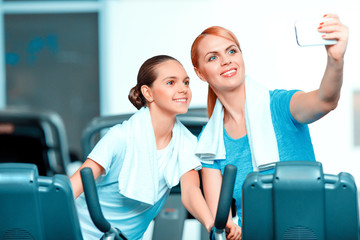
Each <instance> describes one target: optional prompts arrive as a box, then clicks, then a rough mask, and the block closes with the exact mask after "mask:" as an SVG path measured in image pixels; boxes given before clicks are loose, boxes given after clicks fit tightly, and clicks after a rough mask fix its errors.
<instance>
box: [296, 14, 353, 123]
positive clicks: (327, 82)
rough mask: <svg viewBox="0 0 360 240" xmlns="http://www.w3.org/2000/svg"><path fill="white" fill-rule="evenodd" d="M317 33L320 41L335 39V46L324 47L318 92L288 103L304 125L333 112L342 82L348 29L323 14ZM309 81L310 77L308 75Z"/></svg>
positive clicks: (334, 18)
mask: <svg viewBox="0 0 360 240" xmlns="http://www.w3.org/2000/svg"><path fill="white" fill-rule="evenodd" d="M325 18H332V20H328V21H324V22H323V23H322V24H321V25H320V27H319V32H321V33H323V34H324V35H325V37H323V38H324V39H336V40H337V41H338V42H337V43H336V44H335V45H328V46H326V51H327V55H328V58H327V66H326V69H325V73H324V76H323V79H322V81H321V84H320V87H319V89H317V90H315V91H312V92H308V93H304V92H297V93H295V94H294V95H293V97H292V99H291V101H290V111H291V114H292V116H293V117H294V119H296V120H297V121H298V122H300V123H304V124H308V123H311V122H314V121H316V120H318V119H320V118H321V117H323V116H325V115H326V114H327V113H329V112H330V111H331V110H334V109H335V108H336V106H337V104H338V101H339V98H340V90H341V85H342V82H343V66H344V55H345V51H346V47H347V42H348V35H349V33H348V28H347V27H346V26H345V25H343V24H342V23H341V22H340V21H339V18H338V16H337V15H335V14H327V15H326V17H325ZM309 78H311V76H309Z"/></svg>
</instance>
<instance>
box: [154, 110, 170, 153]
mask: <svg viewBox="0 0 360 240" xmlns="http://www.w3.org/2000/svg"><path fill="white" fill-rule="evenodd" d="M150 116H151V122H152V126H153V129H154V134H155V141H156V148H157V149H158V150H160V149H163V148H165V147H166V146H167V145H168V144H169V142H170V140H171V137H172V130H173V127H174V124H175V116H169V115H166V114H161V113H159V112H158V111H154V110H153V111H152V110H151V108H150Z"/></svg>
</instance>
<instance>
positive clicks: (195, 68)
mask: <svg viewBox="0 0 360 240" xmlns="http://www.w3.org/2000/svg"><path fill="white" fill-rule="evenodd" d="M194 71H195V73H196V75H197V76H198V77H199V78H200V79H201V80H202V81H204V82H207V81H206V79H205V78H204V76H203V75H202V73H201V72H200V70H199V69H198V68H197V67H194Z"/></svg>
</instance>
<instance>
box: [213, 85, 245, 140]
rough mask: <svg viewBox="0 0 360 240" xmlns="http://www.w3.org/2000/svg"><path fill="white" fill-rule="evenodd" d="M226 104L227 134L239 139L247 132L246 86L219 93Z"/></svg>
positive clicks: (225, 125)
mask: <svg viewBox="0 0 360 240" xmlns="http://www.w3.org/2000/svg"><path fill="white" fill-rule="evenodd" d="M217 96H218V98H219V100H220V101H221V103H222V104H223V106H224V127H225V131H226V132H227V134H228V135H229V136H230V137H232V138H234V139H238V138H241V137H243V136H245V135H246V134H247V131H246V122H245V99H246V96H245V86H244V84H242V85H241V86H239V88H237V89H236V90H233V91H231V92H225V93H219V94H217Z"/></svg>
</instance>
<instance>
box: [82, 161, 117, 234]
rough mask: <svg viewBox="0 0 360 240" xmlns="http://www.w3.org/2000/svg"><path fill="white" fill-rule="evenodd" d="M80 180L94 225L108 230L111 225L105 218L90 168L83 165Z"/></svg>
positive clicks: (105, 230)
mask: <svg viewBox="0 0 360 240" xmlns="http://www.w3.org/2000/svg"><path fill="white" fill-rule="evenodd" d="M80 175H81V180H82V183H83V186H84V194H85V200H86V204H87V206H88V208H89V212H90V217H91V219H92V221H93V222H94V224H95V226H96V227H97V228H98V229H99V230H100V231H102V232H104V233H106V232H109V231H110V228H111V225H110V223H109V222H108V221H107V220H106V219H105V217H104V215H103V213H102V211H101V207H100V203H99V197H98V194H97V190H96V185H95V180H94V175H93V172H92V170H91V168H88V167H85V168H83V169H81V170H80Z"/></svg>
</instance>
